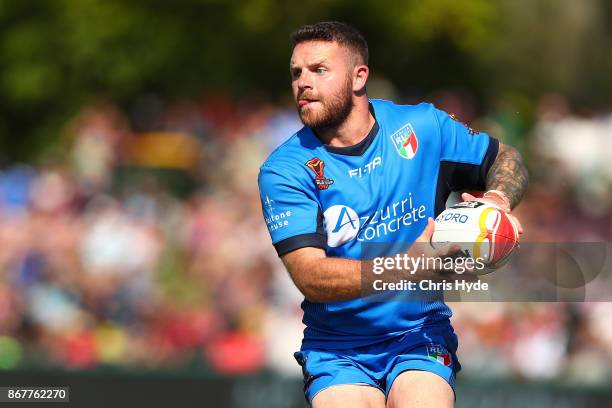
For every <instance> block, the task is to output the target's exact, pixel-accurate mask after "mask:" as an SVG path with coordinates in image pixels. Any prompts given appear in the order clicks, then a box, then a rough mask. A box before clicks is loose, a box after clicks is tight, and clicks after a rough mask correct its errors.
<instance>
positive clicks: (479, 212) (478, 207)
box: [431, 201, 519, 268]
mask: <svg viewBox="0 0 612 408" xmlns="http://www.w3.org/2000/svg"><path fill="white" fill-rule="evenodd" d="M435 221H436V229H435V231H434V233H433V236H432V238H431V242H432V245H433V246H434V248H435V247H436V244H437V243H444V244H447V243H455V244H458V245H459V246H460V247H461V249H462V251H463V252H464V254H465V255H466V256H468V257H471V258H474V259H476V258H480V259H481V262H482V263H484V264H485V265H487V266H488V267H490V268H496V267H499V266H501V265H503V264H504V263H505V261H506V260H507V259H508V258H509V256H510V254H511V253H512V252H513V251H514V250H515V248H516V247H517V246H518V243H519V233H518V227H517V226H516V224H515V223H514V222H513V221H512V219H511V218H510V217H508V215H507V214H506V213H505V212H504V211H503V210H501V209H500V208H499V207H497V206H495V205H492V204H488V203H483V202H481V201H464V202H461V203H458V204H455V205H453V206H452V207H450V208H447V209H446V210H445V211H443V212H442V213H441V214H440V215H438V216H437V217H436V220H435Z"/></svg>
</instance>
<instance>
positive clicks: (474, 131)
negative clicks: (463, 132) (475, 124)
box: [449, 113, 480, 135]
mask: <svg viewBox="0 0 612 408" xmlns="http://www.w3.org/2000/svg"><path fill="white" fill-rule="evenodd" d="M449 116H450V118H451V119H452V120H454V121H455V122H459V123H461V124H462V125H463V126H465V127H466V128H467V130H468V133H469V134H470V135H477V134H479V133H480V131H478V130H474V129H472V128H471V127H469V125H468V124H467V123H465V122H462V121H460V120H459V119H458V118H457V115H455V114H454V113H451V114H450V115H449Z"/></svg>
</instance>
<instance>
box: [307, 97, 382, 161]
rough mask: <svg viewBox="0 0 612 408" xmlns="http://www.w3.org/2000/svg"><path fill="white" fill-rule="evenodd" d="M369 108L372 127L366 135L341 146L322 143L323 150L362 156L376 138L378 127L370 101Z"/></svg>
mask: <svg viewBox="0 0 612 408" xmlns="http://www.w3.org/2000/svg"><path fill="white" fill-rule="evenodd" d="M369 109H370V113H371V114H372V116H373V117H374V125H373V126H372V129H370V132H369V133H368V135H367V136H366V137H365V138H364V139H363V140H362V141H361V142H359V143H357V144H355V145H352V146H342V147H339V146H328V145H323V147H325V150H327V151H328V152H330V153H335V154H343V155H346V156H362V155H363V154H364V153H365V152H366V150H368V147H370V145H371V144H372V142H373V141H374V139H375V138H376V135H377V134H378V130H379V129H380V126H379V125H378V120H377V119H376V113H375V112H374V107H373V106H372V104H371V103H370V104H369ZM312 133H314V134H315V136H316V133H315V132H314V131H313V132H312ZM317 139H318V136H317Z"/></svg>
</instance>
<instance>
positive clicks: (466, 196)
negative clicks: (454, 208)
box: [461, 193, 476, 201]
mask: <svg viewBox="0 0 612 408" xmlns="http://www.w3.org/2000/svg"><path fill="white" fill-rule="evenodd" d="M461 199H462V200H463V201H474V200H475V199H476V197H474V196H473V195H471V194H470V193H463V194H461Z"/></svg>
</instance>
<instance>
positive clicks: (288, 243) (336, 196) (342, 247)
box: [259, 99, 499, 349]
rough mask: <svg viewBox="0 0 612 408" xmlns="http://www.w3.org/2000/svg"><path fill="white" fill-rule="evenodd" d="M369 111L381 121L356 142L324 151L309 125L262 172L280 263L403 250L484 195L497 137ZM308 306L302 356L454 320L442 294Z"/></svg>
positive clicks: (413, 108) (420, 117) (410, 114)
mask: <svg viewBox="0 0 612 408" xmlns="http://www.w3.org/2000/svg"><path fill="white" fill-rule="evenodd" d="M370 111H371V112H372V114H373V115H374V117H375V119H376V122H375V124H374V126H373V128H372V130H371V131H370V133H369V134H368V135H367V137H366V138H365V139H363V141H361V142H360V143H358V144H357V145H354V146H349V147H333V146H326V145H324V144H322V143H321V141H320V140H319V139H318V138H317V136H316V135H315V134H314V133H313V131H312V130H311V129H310V128H307V127H304V128H302V129H301V130H300V131H298V132H297V133H295V134H294V135H293V136H291V137H290V138H289V139H288V140H287V141H286V142H285V143H283V144H282V145H281V146H279V147H278V148H277V149H276V150H275V151H274V152H272V154H271V155H270V156H269V157H268V159H267V160H266V161H265V163H264V164H263V165H262V166H261V169H260V173H259V189H260V195H261V201H262V209H263V214H264V218H265V222H266V225H267V227H268V230H269V231H270V235H271V237H272V243H273V244H274V246H275V248H276V250H277V252H278V254H279V256H282V255H283V254H286V253H288V252H290V251H293V250H295V249H298V248H302V247H318V248H323V249H325V251H326V253H327V256H330V257H341V258H348V259H356V260H359V259H371V258H373V257H375V256H389V255H393V254H396V253H401V252H403V251H406V250H407V249H408V247H409V245H410V244H411V243H413V242H414V241H415V239H416V238H417V237H418V236H419V235H420V234H421V233H422V231H423V229H424V228H425V225H426V224H427V218H428V217H434V218H435V216H437V215H438V214H439V213H440V212H442V211H443V210H444V206H445V202H446V200H447V198H448V196H449V194H450V192H451V191H460V190H464V189H474V190H484V188H485V179H486V175H487V172H488V170H489V168H490V167H491V165H492V164H493V162H494V161H495V158H496V156H497V151H498V148H499V143H498V141H497V140H496V139H494V138H491V137H489V136H488V135H487V134H485V133H479V132H475V131H473V130H472V129H470V128H469V127H467V126H465V125H464V124H462V123H460V122H458V121H457V120H455V119H454V117H452V116H450V115H448V114H447V113H445V112H443V111H441V110H438V109H436V108H435V107H434V106H433V105H431V104H425V103H422V104H419V105H396V104H394V103H392V102H389V101H385V100H380V99H371V100H370ZM368 243H376V244H375V245H369V246H368V245H367V244H368ZM366 250H367V254H366V253H365V251H366ZM302 308H303V310H304V324H305V325H306V329H305V330H304V340H303V343H302V348H303V349H307V348H326V349H341V348H352V347H360V346H365V345H369V344H373V343H376V342H379V341H383V340H386V339H388V338H391V337H393V336H398V335H401V334H404V333H407V332H409V331H416V330H421V329H422V328H424V327H431V326H436V325H440V326H444V325H448V324H449V320H448V319H449V317H450V316H451V311H450V309H449V308H448V306H446V305H445V304H444V301H443V298H442V295H441V294H440V296H434V297H433V298H431V299H427V300H425V299H423V300H421V301H414V302H401V301H385V302H373V301H371V300H369V299H368V298H361V299H354V300H349V301H342V302H332V303H314V302H310V301H308V300H304V302H303V303H302Z"/></svg>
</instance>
